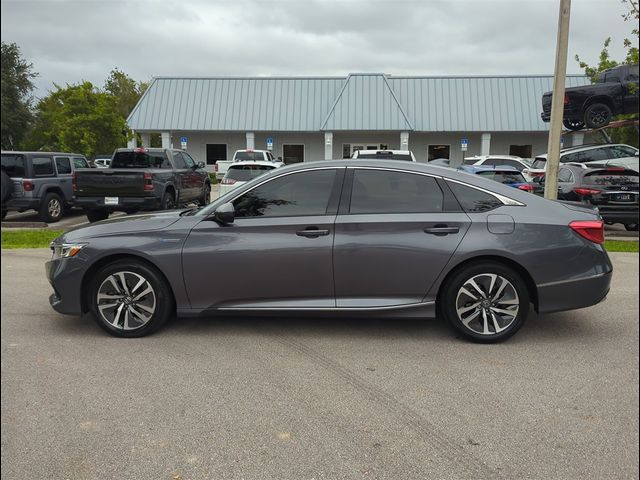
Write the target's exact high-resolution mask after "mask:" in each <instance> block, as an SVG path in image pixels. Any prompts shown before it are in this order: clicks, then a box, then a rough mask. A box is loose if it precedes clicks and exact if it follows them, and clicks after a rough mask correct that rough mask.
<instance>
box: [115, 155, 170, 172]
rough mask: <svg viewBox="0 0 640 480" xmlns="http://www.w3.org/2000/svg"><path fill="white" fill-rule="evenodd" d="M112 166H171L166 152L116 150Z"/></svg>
mask: <svg viewBox="0 0 640 480" xmlns="http://www.w3.org/2000/svg"><path fill="white" fill-rule="evenodd" d="M111 168H171V165H170V164H169V160H168V159H167V156H166V155H165V154H164V152H116V153H115V154H114V155H113V160H111Z"/></svg>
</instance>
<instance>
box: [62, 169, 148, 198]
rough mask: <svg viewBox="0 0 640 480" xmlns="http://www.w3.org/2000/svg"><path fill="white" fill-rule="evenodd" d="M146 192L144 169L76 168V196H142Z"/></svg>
mask: <svg viewBox="0 0 640 480" xmlns="http://www.w3.org/2000/svg"><path fill="white" fill-rule="evenodd" d="M146 193H147V192H145V191H144V170H139V169H135V170H134V169H130V168H126V169H125V168H123V169H110V168H95V169H94V168H91V169H82V170H76V190H75V195H76V196H78V197H96V196H122V197H142V196H144V195H145V194H146Z"/></svg>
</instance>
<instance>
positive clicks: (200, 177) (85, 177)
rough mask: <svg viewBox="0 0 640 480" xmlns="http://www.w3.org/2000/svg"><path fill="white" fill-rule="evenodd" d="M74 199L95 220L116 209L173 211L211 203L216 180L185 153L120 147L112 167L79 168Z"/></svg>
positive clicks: (75, 181)
mask: <svg viewBox="0 0 640 480" xmlns="http://www.w3.org/2000/svg"><path fill="white" fill-rule="evenodd" d="M73 192H74V202H75V205H76V206H78V207H82V208H83V209H84V210H85V213H86V215H87V218H88V219H89V221H90V222H96V221H98V220H104V219H105V218H107V217H108V216H109V214H110V213H111V212H115V211H122V212H127V213H135V212H138V211H141V210H168V209H171V208H175V207H177V206H179V205H182V204H185V203H189V202H198V203H200V204H201V205H206V204H207V203H209V197H210V193H211V184H210V182H209V175H208V174H207V172H205V170H204V164H203V163H202V162H200V163H196V162H195V161H194V160H193V159H192V158H191V156H190V155H189V154H188V153H186V152H184V151H182V150H174V149H166V148H165V149H163V148H135V149H131V148H121V149H118V150H116V151H115V152H114V154H113V157H112V159H111V164H110V166H109V168H91V169H80V170H76V172H75V174H74V176H73Z"/></svg>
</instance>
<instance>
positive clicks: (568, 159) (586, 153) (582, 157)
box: [522, 143, 638, 180]
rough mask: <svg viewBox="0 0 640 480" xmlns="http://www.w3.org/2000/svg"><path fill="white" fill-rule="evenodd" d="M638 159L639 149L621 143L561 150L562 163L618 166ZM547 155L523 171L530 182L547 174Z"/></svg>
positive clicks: (539, 157) (536, 159) (538, 158)
mask: <svg viewBox="0 0 640 480" xmlns="http://www.w3.org/2000/svg"><path fill="white" fill-rule="evenodd" d="M637 159H638V149H637V148H635V147H632V146H630V145H625V144H620V143H607V144H599V143H595V144H587V145H577V146H575V147H567V148H563V149H562V150H560V163H589V162H597V163H598V164H600V163H601V162H604V161H607V160H613V161H615V162H616V164H618V163H620V164H624V163H625V162H627V161H635V162H637ZM546 165H547V154H546V153H545V154H544V155H538V156H536V157H535V158H534V160H533V163H532V164H531V167H529V168H525V169H524V170H522V173H523V174H524V176H525V177H526V178H528V179H530V180H532V179H533V177H539V176H542V175H544V174H545V172H546Z"/></svg>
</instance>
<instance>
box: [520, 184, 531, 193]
mask: <svg viewBox="0 0 640 480" xmlns="http://www.w3.org/2000/svg"><path fill="white" fill-rule="evenodd" d="M518 190H524V191H525V192H533V190H534V188H533V185H528V184H524V185H518Z"/></svg>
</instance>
